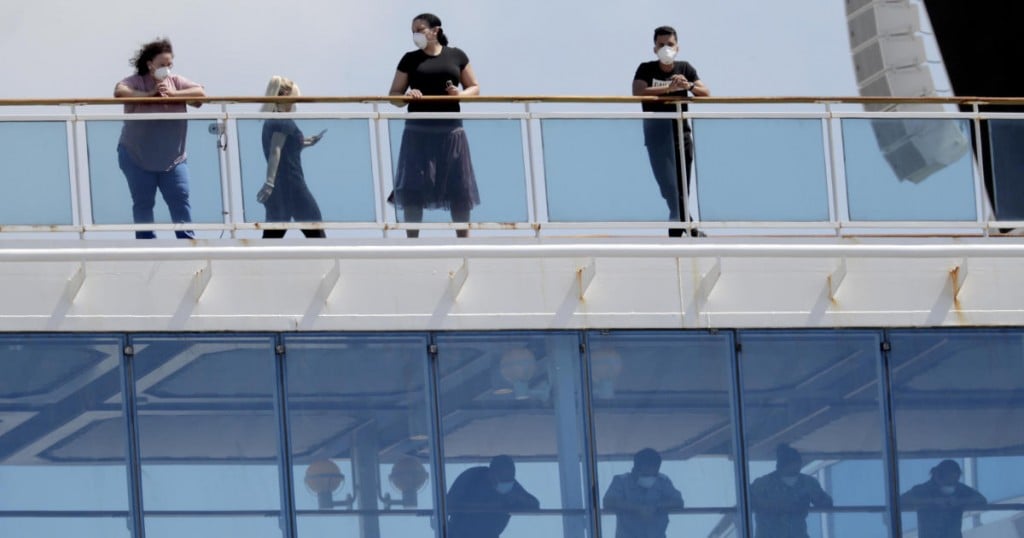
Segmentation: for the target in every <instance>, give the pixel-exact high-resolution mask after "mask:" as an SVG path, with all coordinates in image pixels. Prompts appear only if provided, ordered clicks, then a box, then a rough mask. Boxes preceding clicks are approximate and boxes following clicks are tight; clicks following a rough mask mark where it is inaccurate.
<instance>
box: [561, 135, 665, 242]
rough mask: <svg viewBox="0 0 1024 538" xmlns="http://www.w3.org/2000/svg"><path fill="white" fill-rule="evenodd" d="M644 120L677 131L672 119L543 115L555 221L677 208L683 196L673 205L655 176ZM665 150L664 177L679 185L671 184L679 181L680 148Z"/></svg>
mask: <svg viewBox="0 0 1024 538" xmlns="http://www.w3.org/2000/svg"><path fill="white" fill-rule="evenodd" d="M645 121H647V122H653V123H654V124H656V125H657V126H658V128H659V129H661V128H664V127H667V128H668V131H669V132H671V131H672V128H671V126H672V124H673V122H672V120H671V119H650V120H640V119H613V120H603V119H547V120H543V121H541V128H542V133H543V140H544V178H545V181H546V182H547V201H548V218H549V219H550V220H551V221H553V222H595V221H612V222H628V221H647V222H655V221H666V220H668V219H669V215H670V212H671V211H677V208H678V202H674V201H673V202H672V205H671V207H670V206H669V203H668V202H666V199H665V198H663V197H662V194H661V190H660V189H659V187H658V181H657V180H656V179H655V174H654V172H653V170H654V169H653V168H652V166H651V163H652V159H654V158H653V157H652V156H651V155H650V154H649V152H648V148H647V146H645V143H644V141H645V135H644V131H645V128H644V122H645ZM661 130H664V129H661ZM669 147H670V148H671V143H669ZM663 156H664V157H665V158H664V159H662V160H661V161H657V162H658V163H659V168H658V169H659V170H661V171H662V172H663V173H661V177H662V181H666V182H667V183H668V185H667V186H668V187H670V188H674V189H678V187H677V186H675V185H672V183H673V182H678V179H677V178H676V176H675V175H674V174H675V168H676V165H675V154H674V152H663ZM666 163H667V164H666ZM665 170H667V171H665ZM674 192H677V190H676V191H674ZM669 198H672V196H670V197H669Z"/></svg>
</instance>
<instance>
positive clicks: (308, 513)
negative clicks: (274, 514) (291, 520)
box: [285, 335, 434, 538]
mask: <svg viewBox="0 0 1024 538" xmlns="http://www.w3.org/2000/svg"><path fill="white" fill-rule="evenodd" d="M285 345H286V349H287V350H288V355H287V359H286V361H285V365H286V368H287V374H288V421H289V428H290V435H291V449H292V464H293V470H292V472H293V475H294V484H293V489H294V494H295V506H296V509H297V510H298V514H299V515H298V529H299V536H300V537H303V538H310V537H325V538H326V537H334V536H346V535H359V534H360V531H359V529H364V532H363V534H365V535H370V536H381V537H387V536H394V537H405V536H409V537H415V536H421V537H427V536H433V535H434V531H433V530H432V529H431V526H430V523H431V519H432V516H433V514H434V512H433V510H432V508H433V505H434V498H433V490H434V481H433V477H432V475H433V467H432V461H431V458H432V450H431V439H432V438H433V436H432V435H431V427H430V410H431V409H432V407H431V406H430V404H429V400H428V399H427V390H426V386H427V381H428V371H427V366H428V364H429V363H428V357H427V338H426V337H425V336H398V335H389V336H387V337H378V336H353V337H340V336H339V337H334V336H332V337H316V336H296V337H287V338H286V344H285Z"/></svg>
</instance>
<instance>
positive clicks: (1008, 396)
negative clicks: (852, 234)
mask: <svg viewBox="0 0 1024 538" xmlns="http://www.w3.org/2000/svg"><path fill="white" fill-rule="evenodd" d="M891 340H892V352H891V355H890V357H891V358H890V362H891V364H892V386H893V393H892V398H893V416H894V419H895V424H894V425H895V433H896V444H897V448H898V456H899V466H900V490H901V497H900V509H901V510H902V511H903V515H904V521H905V522H907V520H910V521H909V522H907V523H906V524H907V525H908V526H909V527H910V528H918V529H920V535H921V536H924V535H925V534H926V533H929V532H930V533H951V532H955V531H956V530H957V529H959V528H961V527H962V528H963V529H965V530H966V532H965V533H964V535H965V536H968V535H970V536H974V535H977V536H986V535H991V536H1012V534H1006V533H1008V532H1011V531H1010V530H1009V529H1010V528H1011V527H1013V525H1012V523H1011V522H1012V521H1014V520H1017V519H1018V518H1019V517H1020V515H1021V510H1020V504H1019V502H1020V497H1021V494H1022V489H1024V488H1021V486H1020V480H1019V471H1020V470H1021V469H1022V467H1024V465H1022V463H1021V462H1022V460H1024V448H1022V447H1024V433H1022V431H1021V429H1020V428H1019V427H1017V425H1019V424H1020V414H1021V407H1020V404H1019V402H1020V395H1021V394H1022V393H1024V361H1021V356H1022V355H1024V333H1022V332H1020V331H1017V330H1006V331H999V330H985V331H915V332H911V331H894V332H893V333H892V336H891ZM1012 532H1016V531H1012ZM936 535H942V534H936Z"/></svg>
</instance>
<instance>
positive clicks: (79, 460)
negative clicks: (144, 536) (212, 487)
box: [0, 335, 128, 538]
mask: <svg viewBox="0 0 1024 538" xmlns="http://www.w3.org/2000/svg"><path fill="white" fill-rule="evenodd" d="M121 375H122V374H121V340H120V339H119V338H113V337H103V336H95V337H94V336H85V335H81V336H75V337H49V336H33V337H19V336H5V337H2V338H0V402H3V408H2V410H0V484H2V485H3V486H2V492H0V535H2V536H82V537H84V538H102V537H107V536H124V537H126V536H128V526H127V516H128V489H127V478H126V468H127V467H126V458H125V446H126V445H127V443H126V441H125V431H126V430H125V421H124V412H123V402H122V398H121ZM24 512H31V513H32V516H31V517H29V516H28V515H27V514H25V513H24ZM57 512H61V513H60V514H58V513H57ZM18 513H21V515H20V517H19V515H17V514H18Z"/></svg>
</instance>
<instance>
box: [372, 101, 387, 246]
mask: <svg viewBox="0 0 1024 538" xmlns="http://www.w3.org/2000/svg"><path fill="white" fill-rule="evenodd" d="M370 121H371V122H372V125H373V138H374V140H375V141H376V145H377V176H376V178H375V180H374V190H375V191H376V192H377V199H378V200H379V201H378V202H377V211H378V212H379V213H378V215H377V223H378V224H380V225H381V235H382V236H383V237H385V238H386V237H387V236H388V228H389V226H388V219H387V213H388V201H387V200H388V193H387V183H388V182H387V181H385V180H384V175H385V173H386V171H387V170H390V167H385V166H384V145H383V144H384V140H383V139H384V134H383V128H382V126H381V122H382V121H384V120H383V119H382V118H381V117H380V103H373V118H372V119H371V120H370ZM390 134H391V131H390V130H389V131H388V135H389V138H390Z"/></svg>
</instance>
